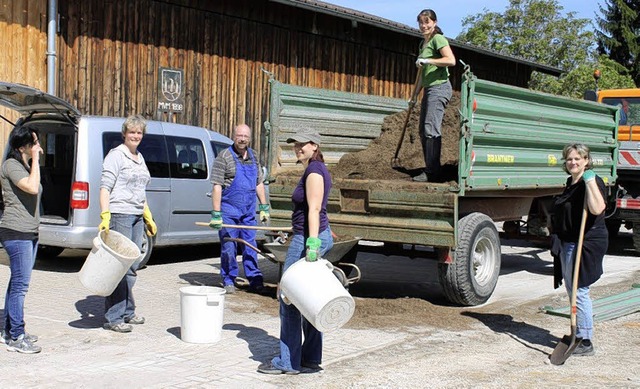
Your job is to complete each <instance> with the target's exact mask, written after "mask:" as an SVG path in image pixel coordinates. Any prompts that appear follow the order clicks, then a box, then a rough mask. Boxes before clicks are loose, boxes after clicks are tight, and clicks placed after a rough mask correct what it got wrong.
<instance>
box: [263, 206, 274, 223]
mask: <svg viewBox="0 0 640 389" xmlns="http://www.w3.org/2000/svg"><path fill="white" fill-rule="evenodd" d="M270 217H271V215H269V204H260V221H261V222H262V223H266V222H268V221H269V218H270Z"/></svg>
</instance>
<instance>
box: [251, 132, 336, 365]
mask: <svg viewBox="0 0 640 389" xmlns="http://www.w3.org/2000/svg"><path fill="white" fill-rule="evenodd" d="M287 143H293V150H294V152H295V154H296V158H297V159H298V162H299V163H301V164H302V165H303V166H304V168H305V169H304V173H303V174H302V178H301V179H300V181H299V182H298V185H297V186H296V188H295V189H294V191H293V195H292V196H291V200H292V202H293V214H292V215H291V223H292V227H293V237H292V238H291V245H290V246H289V250H288V251H287V256H286V259H285V264H284V269H283V270H284V271H286V270H287V269H288V268H289V267H290V266H291V265H293V264H294V263H296V262H297V261H299V260H307V261H315V260H317V259H318V258H320V257H321V256H322V255H324V254H325V253H326V252H327V251H329V249H331V247H333V236H332V234H331V229H330V228H329V219H328V217H327V201H328V199H329V191H330V189H331V176H330V175H329V171H328V170H327V167H326V166H325V164H324V157H323V156H322V152H321V151H320V134H319V133H318V132H316V131H315V130H313V129H310V128H304V129H300V130H298V131H297V132H296V134H295V135H294V136H292V137H291V138H289V139H287ZM303 334H304V342H303V341H302V336H303ZM320 363H322V333H321V332H319V331H318V330H317V329H316V328H314V327H313V326H312V325H311V324H310V323H309V322H308V321H307V320H306V319H305V318H304V317H302V315H301V314H300V311H299V310H298V309H297V308H296V307H295V306H293V304H292V305H287V304H285V303H284V302H283V301H280V355H278V356H277V357H275V358H273V360H271V362H267V363H263V364H261V365H260V366H259V367H258V372H260V373H264V374H298V373H300V371H301V370H302V368H306V369H309V370H311V371H318V370H320V369H321V368H320Z"/></svg>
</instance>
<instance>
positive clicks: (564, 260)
mask: <svg viewBox="0 0 640 389" xmlns="http://www.w3.org/2000/svg"><path fill="white" fill-rule="evenodd" d="M576 246H577V244H576V243H574V242H563V243H562V253H561V257H560V258H561V261H560V262H561V264H562V278H563V280H564V286H565V288H566V289H567V293H568V294H569V299H571V290H572V288H573V271H574V266H573V265H574V263H575V259H576ZM576 308H577V315H576V320H577V321H576V337H578V338H582V339H593V303H592V301H591V297H590V296H589V287H588V286H583V287H578V292H577V294H576Z"/></svg>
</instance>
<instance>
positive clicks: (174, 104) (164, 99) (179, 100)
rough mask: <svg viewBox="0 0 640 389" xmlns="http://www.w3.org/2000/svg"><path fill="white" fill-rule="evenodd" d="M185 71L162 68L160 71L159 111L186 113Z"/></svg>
mask: <svg viewBox="0 0 640 389" xmlns="http://www.w3.org/2000/svg"><path fill="white" fill-rule="evenodd" d="M183 84H184V71H183V70H182V69H172V68H160V69H159V71H158V111H159V112H167V113H182V112H184V93H183Z"/></svg>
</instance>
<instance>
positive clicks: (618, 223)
mask: <svg viewBox="0 0 640 389" xmlns="http://www.w3.org/2000/svg"><path fill="white" fill-rule="evenodd" d="M604 223H605V224H606V226H607V231H609V238H615V237H616V236H618V232H620V227H622V220H619V219H605V220H604ZM634 241H635V238H634Z"/></svg>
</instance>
